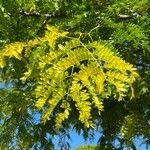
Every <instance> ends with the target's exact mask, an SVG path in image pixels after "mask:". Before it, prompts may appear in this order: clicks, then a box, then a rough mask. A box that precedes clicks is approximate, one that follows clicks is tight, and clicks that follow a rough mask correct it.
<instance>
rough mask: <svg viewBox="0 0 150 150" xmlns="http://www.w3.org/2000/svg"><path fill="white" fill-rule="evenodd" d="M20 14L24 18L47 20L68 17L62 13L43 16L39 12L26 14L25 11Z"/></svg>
mask: <svg viewBox="0 0 150 150" xmlns="http://www.w3.org/2000/svg"><path fill="white" fill-rule="evenodd" d="M20 14H22V15H24V16H31V17H32V16H34V17H45V18H64V17H66V14H64V13H62V12H61V13H60V12H52V13H47V14H41V13H39V12H36V11H33V12H26V11H24V10H21V11H20Z"/></svg>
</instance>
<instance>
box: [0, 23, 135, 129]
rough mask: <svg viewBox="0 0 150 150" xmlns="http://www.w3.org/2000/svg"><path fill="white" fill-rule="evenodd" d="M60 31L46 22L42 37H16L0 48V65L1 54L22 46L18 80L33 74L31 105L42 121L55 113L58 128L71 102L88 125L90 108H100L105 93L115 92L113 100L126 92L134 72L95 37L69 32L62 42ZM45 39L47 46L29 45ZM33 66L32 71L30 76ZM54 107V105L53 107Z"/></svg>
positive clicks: (12, 54)
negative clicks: (17, 40) (24, 60)
mask: <svg viewBox="0 0 150 150" xmlns="http://www.w3.org/2000/svg"><path fill="white" fill-rule="evenodd" d="M66 34H67V32H59V30H58V29H56V28H54V27H50V26H49V27H48V31H47V32H46V34H45V36H44V37H42V38H38V39H35V40H31V41H28V42H26V43H25V44H24V43H18V46H19V45H20V47H19V48H18V47H17V48H16V45H15V44H14V45H13V44H10V45H8V46H6V47H5V48H4V50H2V51H1V53H2V54H3V55H2V57H1V60H3V62H2V61H1V64H0V65H1V67H3V66H4V65H3V64H4V57H5V56H7V57H16V58H21V52H22V50H23V48H24V49H25V51H29V52H28V55H26V56H25V57H27V58H29V60H31V61H29V63H28V64H27V71H26V72H25V73H24V76H23V77H22V78H21V80H22V81H26V80H28V79H29V78H34V79H35V82H36V84H35V85H36V87H35V89H34V94H35V96H36V99H37V101H36V103H35V105H36V107H37V109H39V110H42V113H43V115H42V121H43V122H46V121H47V120H49V119H50V118H51V116H55V117H56V125H55V126H56V127H57V128H59V127H60V126H61V125H62V123H63V121H64V120H65V119H67V118H69V114H70V112H71V111H72V108H73V106H72V105H73V104H75V107H76V109H77V110H78V112H79V116H78V117H79V120H80V121H81V122H82V123H83V124H84V125H85V127H94V124H93V122H92V117H91V112H92V110H93V109H96V110H97V112H98V113H99V114H100V113H101V111H103V110H104V107H103V101H104V100H105V99H107V98H109V97H110V96H115V97H116V98H117V99H118V100H123V99H124V97H125V96H127V95H130V94H128V93H130V92H131V89H132V83H133V82H134V81H135V78H136V77H137V73H136V72H135V68H133V66H132V65H130V64H128V63H126V62H125V61H123V60H122V59H121V58H119V57H118V56H116V55H115V53H113V52H112V51H111V49H110V48H109V47H108V46H107V45H105V44H103V43H101V42H89V43H88V44H84V43H82V42H81V41H80V39H79V38H72V39H71V40H70V37H69V39H68V40H67V41H66V42H65V44H59V43H58V42H57V39H58V38H59V37H65V36H66ZM66 38H67V37H66ZM65 40H66V39H65ZM45 42H46V43H47V44H48V46H49V50H48V51H45V52H44V53H40V52H39V51H41V50H43V49H42V48H41V47H40V48H39V47H38V46H37V47H35V45H42V43H45ZM10 46H12V47H13V48H12V50H13V51H12V53H11V52H10V50H9V54H6V53H5V52H6V49H9V47H10ZM33 47H34V50H33V51H32V48H33ZM17 49H18V50H17ZM39 49H40V50H39ZM15 52H17V54H16V53H15ZM41 54H42V55H41ZM18 56H19V57H18ZM33 64H34V65H33ZM35 64H36V65H35ZM33 68H34V69H33ZM35 70H37V71H36V73H37V75H36V76H33V72H34V71H35ZM72 101H73V103H71V102H72ZM71 104H72V105H71ZM58 107H59V108H60V109H57V108H58Z"/></svg>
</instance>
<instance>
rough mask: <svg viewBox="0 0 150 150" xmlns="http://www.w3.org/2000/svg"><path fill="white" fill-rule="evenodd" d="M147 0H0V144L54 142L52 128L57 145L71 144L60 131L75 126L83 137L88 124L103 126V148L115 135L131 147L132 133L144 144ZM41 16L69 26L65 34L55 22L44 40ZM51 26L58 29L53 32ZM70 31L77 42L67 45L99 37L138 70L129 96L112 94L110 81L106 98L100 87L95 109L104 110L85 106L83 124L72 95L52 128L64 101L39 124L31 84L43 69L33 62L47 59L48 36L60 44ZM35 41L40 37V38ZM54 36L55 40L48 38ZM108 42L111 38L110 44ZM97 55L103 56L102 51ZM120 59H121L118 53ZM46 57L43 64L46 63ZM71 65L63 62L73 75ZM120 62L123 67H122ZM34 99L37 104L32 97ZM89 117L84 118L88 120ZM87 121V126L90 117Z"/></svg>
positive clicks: (147, 136)
mask: <svg viewBox="0 0 150 150" xmlns="http://www.w3.org/2000/svg"><path fill="white" fill-rule="evenodd" d="M148 4H149V3H148V0H142V1H140V0H135V1H132V2H131V1H129V0H121V1H119V2H118V1H115V0H113V1H102V0H101V1H98V0H97V1H94V0H93V1H91V0H90V1H84V0H83V1H71V2H70V1H67V0H63V1H62V0H60V1H50V0H43V1H34V0H30V1H27V0H26V1H24V0H15V1H12V0H8V1H4V0H1V1H0V14H1V15H0V21H1V24H0V34H1V37H0V46H1V53H0V54H1V55H0V64H1V67H2V68H1V70H0V71H1V76H0V82H2V83H4V84H5V85H7V88H2V89H1V90H0V95H1V96H0V100H1V103H0V108H1V113H0V116H1V117H0V118H1V128H0V133H1V134H0V135H1V136H0V139H1V147H2V149H3V148H6V147H9V148H12V149H14V148H19V149H20V148H23V149H28V148H31V147H32V148H34V149H42V148H43V149H49V148H51V149H53V141H52V138H53V136H55V135H59V137H60V142H61V144H62V145H61V147H62V149H63V148H64V149H69V145H68V143H66V141H67V140H66V138H69V130H71V129H72V128H73V129H74V130H75V131H76V132H78V133H81V131H83V136H84V138H85V139H87V138H89V137H90V135H92V133H93V130H96V129H97V131H98V132H101V133H102V137H100V140H99V143H100V145H101V147H104V148H105V147H106V146H109V147H111V148H112V149H113V148H114V147H115V145H114V141H118V142H119V143H120V145H119V146H118V147H119V148H120V149H122V148H123V147H127V146H129V147H133V148H135V146H134V139H135V138H137V137H142V138H143V142H144V143H147V144H149V142H150V141H149V139H150V133H149V119H150V112H149V108H150V102H149V97H150V96H149V89H150V87H149V85H150V84H149V76H150V73H149V64H148V61H149V57H150V56H149V55H150V53H149V49H150V46H149V35H150V34H149V31H150V25H149V23H150V18H149V13H150V8H149V5H148ZM47 24H50V25H53V26H55V27H57V28H59V29H60V30H64V31H68V35H66V34H67V33H66V32H65V33H64V32H59V31H58V30H57V29H56V28H52V29H51V28H49V29H48V31H50V35H52V34H51V33H56V34H53V37H49V39H51V40H50V43H49V44H50V45H49V44H47V43H46V41H48V42H49V40H48V38H47V39H46V35H47V36H48V35H49V33H48V32H46V34H45V31H46V25H47ZM95 27H96V28H95ZM57 33H59V35H61V36H62V37H61V38H58V37H57V35H58V34H57ZM60 33H61V34H60ZM55 36H56V38H58V40H57V41H55V38H54V37H55ZM64 36H65V37H64ZM67 36H68V37H67ZM44 37H45V39H44ZM69 37H73V38H75V39H76V40H77V41H80V44H78V43H75V45H74V46H72V45H71V46H70V48H72V49H76V47H78V46H79V47H82V46H83V45H81V43H84V44H85V45H86V48H89V49H90V48H95V49H97V48H96V47H90V45H88V43H89V42H90V43H92V42H93V41H101V42H100V43H101V44H102V45H106V49H108V47H110V48H109V49H111V50H112V51H114V52H113V54H112V56H114V57H113V58H115V59H116V58H119V57H118V56H120V57H121V58H122V59H124V60H126V61H127V62H129V63H132V64H133V65H134V66H135V67H137V68H139V74H140V76H141V78H139V79H138V80H137V82H136V83H135V85H134V89H135V97H134V98H133V99H132V100H130V97H131V95H130V94H129V95H128V96H127V94H125V96H126V97H125V98H124V100H123V101H118V96H116V97H115V96H114V95H115V94H116V91H115V90H114V91H113V88H112V87H111V88H110V90H111V93H110V94H108V95H109V98H107V97H104V95H103V99H104V100H103V105H100V106H101V107H100V109H102V107H104V108H103V109H104V111H102V112H101V115H99V114H98V112H97V111H91V112H92V114H91V118H92V120H93V122H94V125H95V128H94V129H93V128H85V126H84V125H83V124H82V121H81V120H82V119H81V120H80V121H81V122H80V121H78V117H79V112H78V111H77V109H76V107H74V106H75V105H74V102H73V103H70V106H71V109H72V111H71V112H73V114H71V112H70V115H69V116H70V117H69V119H68V120H66V121H65V122H63V124H62V125H61V127H60V128H59V129H57V128H55V123H56V114H57V113H62V111H63V110H64V109H65V108H63V107H64V106H62V109H60V108H59V107H56V108H58V109H55V110H54V112H56V114H55V113H54V114H53V115H52V116H51V120H47V119H46V122H45V124H42V123H40V119H41V118H42V117H41V114H43V111H44V110H40V111H37V107H35V103H36V102H37V99H38V98H37V97H36V98H35V95H37V94H35V93H34V92H33V91H34V90H35V89H36V88H37V85H36V83H37V81H38V79H39V77H40V76H41V75H40V74H39V70H37V66H38V65H39V61H38V60H42V59H43V60H44V61H45V60H46V59H45V58H44V55H45V54H47V53H48V51H49V49H50V51H51V49H52V48H53V47H52V46H53V44H55V45H56V46H59V44H61V45H62V46H64V47H65V48H64V47H63V48H64V49H65V50H66V49H67V44H66V41H68V42H69V43H70V40H69V39H68V38H69ZM78 39H79V40H78ZM41 41H42V42H43V44H41ZM52 41H53V42H54V43H51V42H52ZM102 41H103V42H102ZM104 41H105V42H104ZM11 43H13V44H11ZM106 43H107V44H106ZM108 43H109V44H111V45H112V46H108ZM99 46H101V45H99ZM50 47H51V48H50ZM63 48H62V51H63ZM16 49H18V52H17V53H12V52H13V50H14V51H16ZM56 49H57V48H56ZM7 50H8V51H7ZM9 50H10V53H9ZM19 50H20V51H19ZM30 50H32V52H31V51H30ZM104 50H105V49H104ZM106 51H107V50H106ZM4 52H7V53H4ZM108 52H109V53H110V54H111V51H109V50H108ZM117 53H119V54H117ZM66 55H67V52H62V53H61V56H63V57H62V58H64V57H66ZM116 55H117V57H116ZM8 56H9V57H8ZM12 56H14V57H12ZM42 56H43V58H42ZM15 57H16V58H17V59H16V58H15ZM141 57H142V58H141ZM22 58H23V59H22ZM99 58H102V56H100V57H99ZM19 59H21V60H19ZM97 60H99V63H100V65H101V66H102V67H103V65H106V63H107V61H108V59H107V58H106V59H105V60H104V59H102V60H101V59H97ZM119 60H120V62H122V61H121V59H119ZM4 63H6V65H5V64H4ZM51 63H53V61H52V62H51ZM86 63H87V62H86V61H85V60H84V62H82V63H80V64H81V65H82V64H83V65H85V66H86ZM113 63H114V61H113ZM108 64H109V61H108ZM47 65H48V67H49V66H50V65H51V64H47ZM126 65H127V64H126ZM127 66H128V65H127ZM104 68H105V66H104ZM104 68H103V69H104ZM30 69H32V71H31V70H30ZM40 69H43V68H42V67H41V68H40ZM72 69H73V67H71V68H70V70H68V73H69V75H71V70H72ZM75 69H76V70H74V73H75V72H77V73H78V71H79V70H78V69H79V68H75ZM118 69H119V70H122V67H119V68H118ZM104 72H105V70H104ZM24 73H26V74H24ZM105 73H106V72H105ZM110 75H111V74H110ZM42 76H44V75H42ZM22 77H24V78H22ZM21 78H22V80H21ZM28 78H29V79H28ZM52 79H53V78H52ZM121 80H123V79H121ZM23 81H24V82H23ZM69 81H70V80H69V79H68V80H66V85H68V84H69V83H70V82H69ZM67 82H69V83H67ZM100 83H101V82H100ZM51 84H52V83H51ZM41 85H43V83H42V84H41ZM101 85H102V84H101ZM108 87H109V86H108ZM108 87H107V88H106V89H107V90H108ZM46 88H48V87H46ZM129 91H130V90H129ZM37 93H38V92H37ZM106 93H107V92H106ZM108 93H109V92H108ZM90 105H91V104H90ZM36 106H38V104H37V103H36ZM39 107H40V106H39ZM45 109H46V108H45ZM93 109H94V108H93V107H92V110H93ZM37 116H39V118H40V119H39V120H37V118H38V117H37ZM65 117H66V116H65ZM58 120H59V118H58ZM61 120H63V118H61ZM58 122H59V121H58ZM87 122H88V121H87ZM88 123H89V124H90V122H88ZM87 126H88V125H87ZM87 126H86V127H87ZM89 126H92V124H91V125H89ZM92 136H94V135H92ZM66 146H68V148H66Z"/></svg>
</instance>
